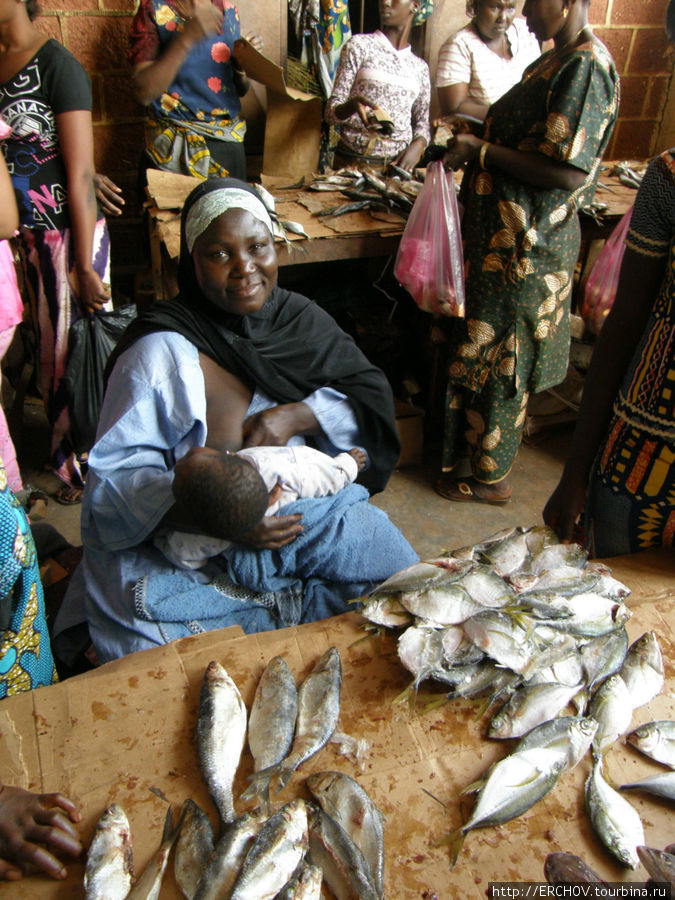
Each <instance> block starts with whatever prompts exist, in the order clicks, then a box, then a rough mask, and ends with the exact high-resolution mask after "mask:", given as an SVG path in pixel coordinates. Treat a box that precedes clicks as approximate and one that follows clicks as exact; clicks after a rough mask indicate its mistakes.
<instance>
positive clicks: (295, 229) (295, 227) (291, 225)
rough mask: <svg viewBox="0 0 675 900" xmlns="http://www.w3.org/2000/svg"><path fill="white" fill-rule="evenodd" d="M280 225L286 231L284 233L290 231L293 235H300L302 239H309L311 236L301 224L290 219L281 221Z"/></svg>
mask: <svg viewBox="0 0 675 900" xmlns="http://www.w3.org/2000/svg"><path fill="white" fill-rule="evenodd" d="M279 224H280V225H281V227H282V228H283V229H284V231H290V232H291V234H299V235H300V236H301V237H304V238H309V235H308V234H307V232H306V231H305V229H304V228H303V227H302V225H301V224H300V222H293V221H291V220H289V219H279Z"/></svg>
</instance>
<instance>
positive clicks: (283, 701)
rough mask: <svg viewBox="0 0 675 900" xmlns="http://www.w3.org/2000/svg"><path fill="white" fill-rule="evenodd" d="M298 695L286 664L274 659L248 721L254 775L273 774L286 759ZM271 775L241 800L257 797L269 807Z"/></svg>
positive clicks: (270, 663)
mask: <svg viewBox="0 0 675 900" xmlns="http://www.w3.org/2000/svg"><path fill="white" fill-rule="evenodd" d="M297 713H298V692H297V689H296V687H295V680H294V678H293V676H292V675H291V672H290V669H289V668H288V665H287V664H286V660H285V659H284V658H283V657H282V656H275V657H273V658H272V659H271V660H270V661H269V663H268V664H267V666H266V667H265V670H264V672H263V673H262V675H261V677H260V681H259V682H258V686H257V688H256V692H255V696H254V698H253V705H252V706H251V712H250V715H249V720H248V745H249V748H250V750H251V754H252V755H253V760H254V768H253V771H254V772H260V771H261V770H270V769H271V767H272V766H275V765H276V764H277V763H280V762H281V761H282V759H284V758H285V757H286V756H287V755H288V752H289V750H290V749H291V744H292V743H293V734H294V732H295V720H296V717H297ZM270 778H271V775H270V774H267V775H263V776H262V777H260V778H257V779H254V780H253V782H252V783H251V784H250V785H249V787H248V788H247V789H246V790H245V791H244V793H243V794H242V795H241V799H242V800H250V799H251V798H253V797H255V796H258V797H260V798H262V799H263V800H266V801H267V803H269V780H270Z"/></svg>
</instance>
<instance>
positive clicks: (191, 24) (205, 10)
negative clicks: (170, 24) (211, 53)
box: [183, 0, 223, 42]
mask: <svg viewBox="0 0 675 900" xmlns="http://www.w3.org/2000/svg"><path fill="white" fill-rule="evenodd" d="M222 27H223V13H222V10H220V9H217V8H216V7H215V6H214V5H213V3H211V0H193V3H192V15H191V16H190V18H189V19H188V20H187V22H186V23H185V27H184V28H183V34H184V35H185V37H186V38H187V40H188V41H190V42H193V41H201V40H203V39H204V38H207V37H210V36H211V35H212V34H220V29H221V28H222Z"/></svg>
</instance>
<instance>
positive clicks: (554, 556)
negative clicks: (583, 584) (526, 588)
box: [530, 543, 588, 575]
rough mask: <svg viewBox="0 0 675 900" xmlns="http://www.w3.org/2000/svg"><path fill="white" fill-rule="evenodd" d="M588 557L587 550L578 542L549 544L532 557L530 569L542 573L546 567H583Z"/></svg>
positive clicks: (536, 573)
mask: <svg viewBox="0 0 675 900" xmlns="http://www.w3.org/2000/svg"><path fill="white" fill-rule="evenodd" d="M587 559H588V552H587V551H586V550H584V548H583V547H580V546H579V545H578V544H557V543H556V544H549V545H547V546H545V547H543V548H542V549H541V550H540V551H539V552H538V553H536V554H534V555H533V557H532V563H531V565H530V571H531V572H532V573H533V574H535V575H542V574H543V573H544V572H545V571H546V570H547V569H557V568H558V567H559V566H576V567H577V568H578V569H581V568H583V566H584V565H585V563H586V560H587Z"/></svg>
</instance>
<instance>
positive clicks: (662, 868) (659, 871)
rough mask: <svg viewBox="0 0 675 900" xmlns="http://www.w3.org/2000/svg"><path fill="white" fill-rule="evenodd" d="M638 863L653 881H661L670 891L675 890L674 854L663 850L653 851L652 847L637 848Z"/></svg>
mask: <svg viewBox="0 0 675 900" xmlns="http://www.w3.org/2000/svg"><path fill="white" fill-rule="evenodd" d="M637 853H638V856H639V857H640V862H641V863H642V865H643V866H644V867H645V869H646V870H647V871H648V872H649V874H650V875H651V876H652V878H653V879H654V881H663V882H665V883H666V884H670V889H671V891H673V890H675V854H673V853H669V852H668V848H666V849H665V850H655V849H654V848H653V847H638V848H637Z"/></svg>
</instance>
